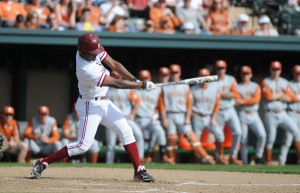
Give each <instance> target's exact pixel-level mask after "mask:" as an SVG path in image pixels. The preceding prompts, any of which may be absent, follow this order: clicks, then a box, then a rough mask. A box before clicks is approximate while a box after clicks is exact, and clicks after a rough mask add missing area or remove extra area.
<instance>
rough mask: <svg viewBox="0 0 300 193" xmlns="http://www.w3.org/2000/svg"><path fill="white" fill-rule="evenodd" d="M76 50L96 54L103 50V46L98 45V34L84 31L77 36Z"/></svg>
mask: <svg viewBox="0 0 300 193" xmlns="http://www.w3.org/2000/svg"><path fill="white" fill-rule="evenodd" d="M77 50H78V51H79V52H80V53H81V54H83V55H85V54H87V53H88V54H92V55H98V54H100V53H101V52H103V51H104V48H103V47H102V46H101V45H100V39H99V38H98V36H96V35H94V34H91V33H86V34H83V35H82V36H80V37H79V38H78V43H77Z"/></svg>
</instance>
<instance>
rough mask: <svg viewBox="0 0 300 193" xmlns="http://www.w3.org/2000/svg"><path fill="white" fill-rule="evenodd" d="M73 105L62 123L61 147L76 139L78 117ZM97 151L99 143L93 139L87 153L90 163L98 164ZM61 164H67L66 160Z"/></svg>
mask: <svg viewBox="0 0 300 193" xmlns="http://www.w3.org/2000/svg"><path fill="white" fill-rule="evenodd" d="M75 105H76V103H74V105H73V109H72V112H71V113H70V114H68V115H67V116H66V117H65V119H64V122H63V132H62V134H63V136H62V140H61V142H62V145H63V146H66V145H67V144H69V143H73V142H75V141H76V140H77V138H78V136H77V135H78V128H79V116H78V114H77V112H76V109H75ZM99 150H100V148H99V142H98V141H97V140H96V139H94V141H93V143H92V145H91V147H90V149H89V150H88V151H87V153H88V154H89V158H90V162H91V163H93V164H96V163H97V162H98V155H99ZM62 162H63V163H67V162H68V158H64V159H62Z"/></svg>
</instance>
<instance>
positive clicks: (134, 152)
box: [124, 142, 141, 172]
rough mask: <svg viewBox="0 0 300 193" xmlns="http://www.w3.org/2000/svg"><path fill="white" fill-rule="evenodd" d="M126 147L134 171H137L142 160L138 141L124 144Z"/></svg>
mask: <svg viewBox="0 0 300 193" xmlns="http://www.w3.org/2000/svg"><path fill="white" fill-rule="evenodd" d="M124 148H125V151H126V152H127V154H128V156H129V158H130V160H131V163H132V164H133V167H134V171H135V172H137V169H138V167H139V166H140V165H141V160H140V157H139V151H138V148H137V145H136V142H133V143H130V144H127V145H124Z"/></svg>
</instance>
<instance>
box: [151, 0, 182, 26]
mask: <svg viewBox="0 0 300 193" xmlns="http://www.w3.org/2000/svg"><path fill="white" fill-rule="evenodd" d="M166 18H167V20H168V23H169V26H170V27H171V28H173V29H174V28H175V27H179V26H180V21H179V19H178V18H177V17H176V16H175V14H174V13H173V12H172V11H171V9H169V8H167V3H166V0H158V2H157V3H156V4H155V7H152V8H151V9H150V19H151V20H152V21H153V22H154V26H155V27H159V28H162V26H161V24H164V22H162V20H165V19H166Z"/></svg>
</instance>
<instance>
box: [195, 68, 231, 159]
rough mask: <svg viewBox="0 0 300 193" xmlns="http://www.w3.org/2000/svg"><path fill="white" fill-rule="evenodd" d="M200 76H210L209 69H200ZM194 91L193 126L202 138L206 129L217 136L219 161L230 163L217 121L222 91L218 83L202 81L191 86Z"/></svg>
mask: <svg viewBox="0 0 300 193" xmlns="http://www.w3.org/2000/svg"><path fill="white" fill-rule="evenodd" d="M198 76H199V77H202V76H210V72H209V70H208V69H205V68H203V69H200V70H199V72H198ZM191 93H192V101H193V102H192V110H193V112H192V126H193V129H194V131H195V133H196V134H197V137H198V138H199V139H201V135H202V133H203V130H204V129H206V130H208V131H209V132H210V133H212V134H213V135H214V136H215V138H216V148H217V153H216V154H217V156H216V157H217V159H216V160H217V163H220V164H225V165H227V164H228V161H227V160H226V159H225V158H224V153H223V152H224V147H223V142H224V134H223V131H222V130H221V128H220V127H219V126H218V123H217V120H216V119H217V115H218V112H219V104H220V93H219V89H218V87H217V85H215V84H212V83H202V84H200V85H194V86H192V87H191Z"/></svg>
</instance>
